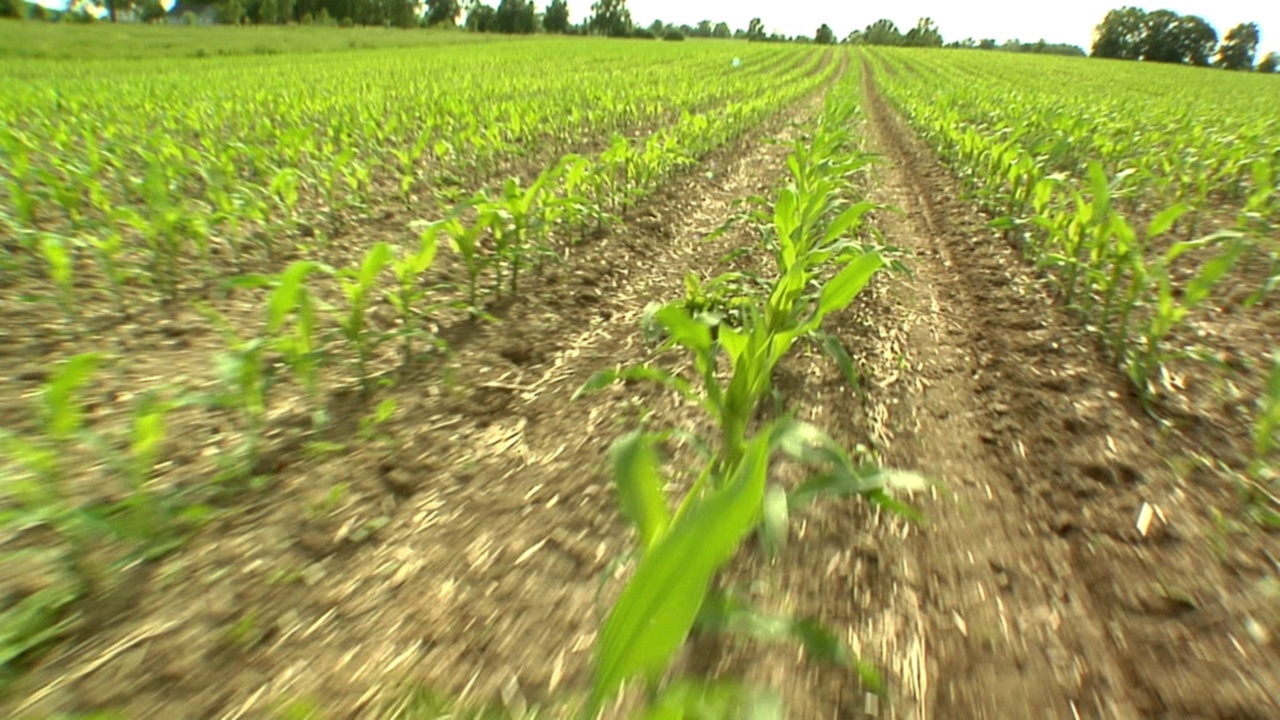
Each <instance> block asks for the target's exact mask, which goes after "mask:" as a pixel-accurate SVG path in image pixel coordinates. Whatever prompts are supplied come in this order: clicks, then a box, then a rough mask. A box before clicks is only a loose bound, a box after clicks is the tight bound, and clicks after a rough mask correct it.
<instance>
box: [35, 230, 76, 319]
mask: <svg viewBox="0 0 1280 720" xmlns="http://www.w3.org/2000/svg"><path fill="white" fill-rule="evenodd" d="M69 245H70V241H69V240H68V239H67V238H64V237H62V236H60V235H55V234H53V233H42V234H41V236H40V254H41V256H42V257H43V258H44V262H45V268H46V271H47V272H48V274H49V279H50V280H52V281H53V285H54V287H55V288H56V289H57V302H58V306H59V307H61V308H62V313H63V315H65V316H66V321H67V326H68V327H73V326H74V323H75V320H76V317H77V316H78V315H79V310H78V306H77V304H76V294H75V252H74V250H73V249H72V248H71V247H69Z"/></svg>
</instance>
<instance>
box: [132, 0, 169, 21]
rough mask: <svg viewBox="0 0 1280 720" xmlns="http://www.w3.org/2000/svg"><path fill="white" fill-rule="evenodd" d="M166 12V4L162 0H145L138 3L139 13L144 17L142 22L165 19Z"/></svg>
mask: <svg viewBox="0 0 1280 720" xmlns="http://www.w3.org/2000/svg"><path fill="white" fill-rule="evenodd" d="M165 12H166V11H165V9H164V5H161V4H160V0H143V1H142V2H141V3H139V4H138V14H139V16H140V17H141V18H142V22H145V23H150V22H156V21H157V20H163V19H164V16H165Z"/></svg>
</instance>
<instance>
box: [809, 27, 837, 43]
mask: <svg viewBox="0 0 1280 720" xmlns="http://www.w3.org/2000/svg"><path fill="white" fill-rule="evenodd" d="M813 41H814V42H816V43H818V44H819V45H835V44H836V34H835V33H834V32H832V31H831V27H830V26H828V25H827V24H826V23H822V25H821V26H819V27H818V30H817V32H815V33H814V34H813Z"/></svg>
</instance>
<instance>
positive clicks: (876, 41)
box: [862, 20, 902, 45]
mask: <svg viewBox="0 0 1280 720" xmlns="http://www.w3.org/2000/svg"><path fill="white" fill-rule="evenodd" d="M862 41H863V42H865V43H866V44H868V45H901V44H902V33H901V32H900V31H899V30H898V26H897V25H895V24H894V22H893V21H892V20H877V21H875V22H874V23H871V24H870V25H868V26H867V29H866V30H863V31H862Z"/></svg>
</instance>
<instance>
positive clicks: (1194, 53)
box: [1140, 10, 1218, 65]
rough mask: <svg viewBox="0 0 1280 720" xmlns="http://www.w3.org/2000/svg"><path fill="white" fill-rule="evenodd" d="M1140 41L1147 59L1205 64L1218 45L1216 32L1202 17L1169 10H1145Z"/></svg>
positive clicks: (1144, 58)
mask: <svg viewBox="0 0 1280 720" xmlns="http://www.w3.org/2000/svg"><path fill="white" fill-rule="evenodd" d="M1142 26H1143V37H1142V40H1141V42H1140V47H1141V48H1142V59H1143V60H1146V61H1148V62H1163V63H1183V64H1185V63H1190V64H1192V65H1208V64H1209V58H1210V57H1212V56H1213V49H1214V48H1215V47H1216V46H1217V45H1218V33H1217V31H1216V30H1214V29H1213V27H1212V26H1211V25H1209V23H1207V22H1205V21H1204V18H1201V17H1198V16H1196V15H1185V16H1180V15H1178V14H1177V13H1175V12H1171V11H1169V10H1157V11H1155V12H1152V13H1147V15H1146V17H1145V18H1144V19H1143V23H1142Z"/></svg>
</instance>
